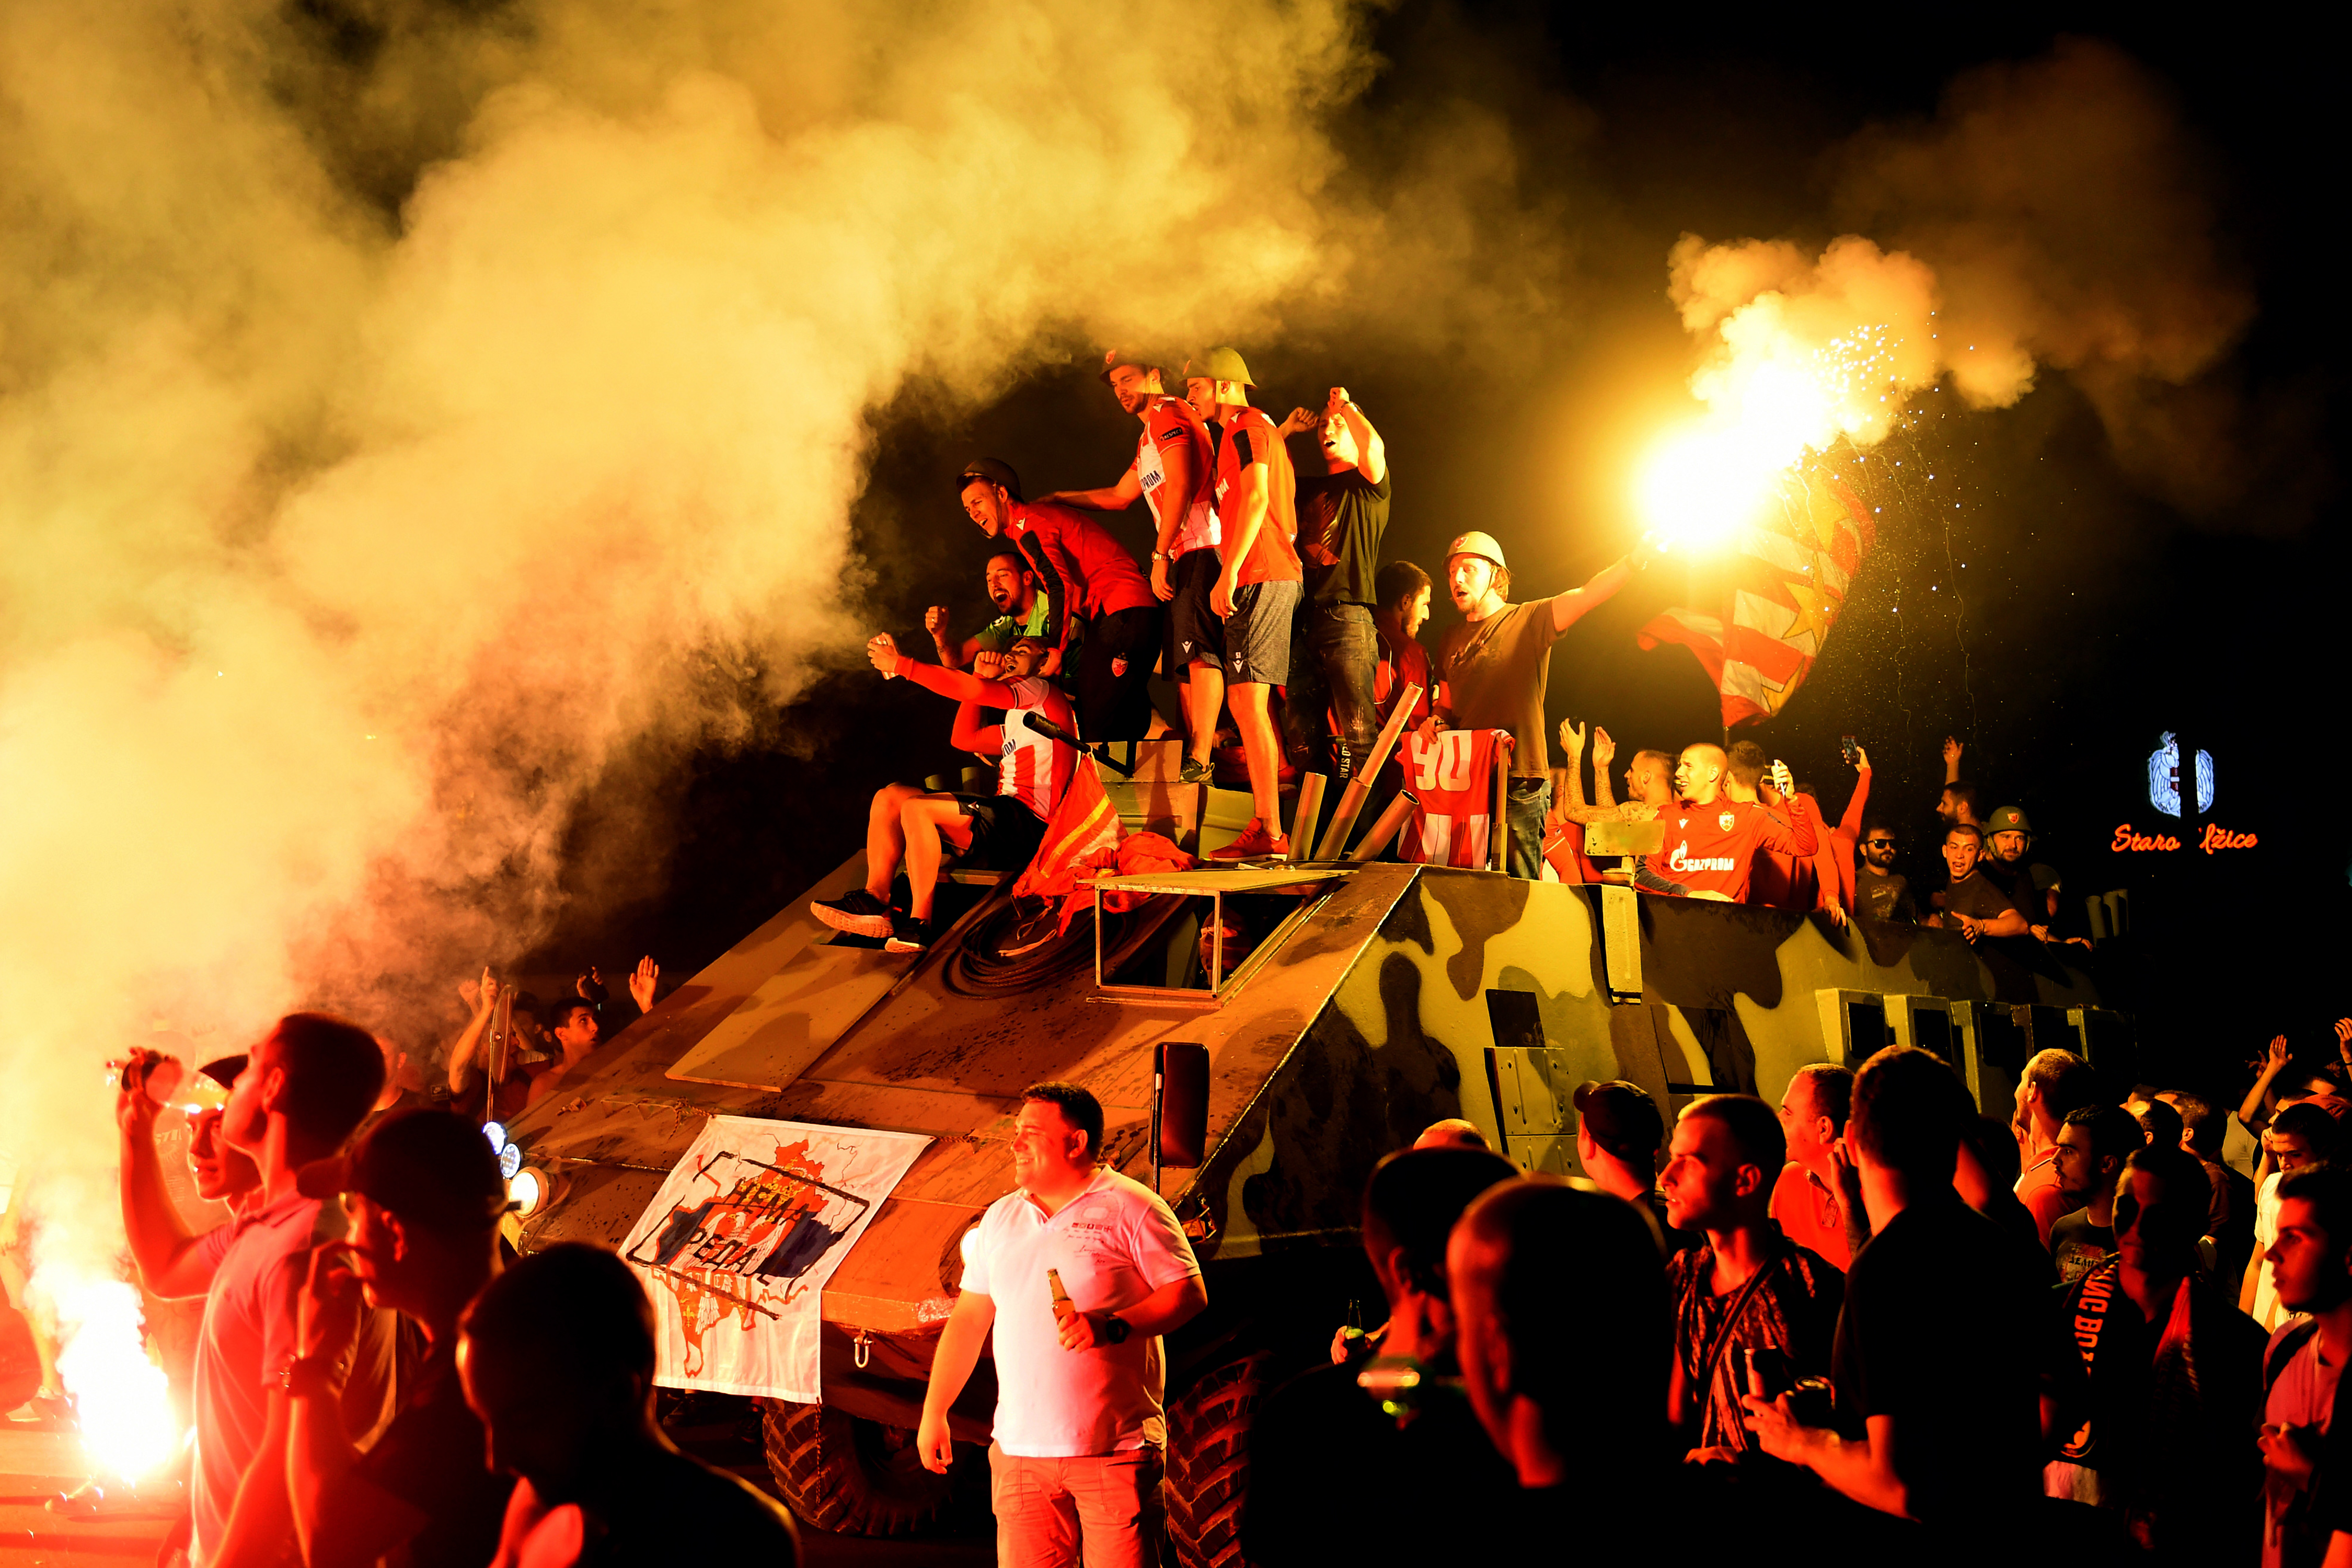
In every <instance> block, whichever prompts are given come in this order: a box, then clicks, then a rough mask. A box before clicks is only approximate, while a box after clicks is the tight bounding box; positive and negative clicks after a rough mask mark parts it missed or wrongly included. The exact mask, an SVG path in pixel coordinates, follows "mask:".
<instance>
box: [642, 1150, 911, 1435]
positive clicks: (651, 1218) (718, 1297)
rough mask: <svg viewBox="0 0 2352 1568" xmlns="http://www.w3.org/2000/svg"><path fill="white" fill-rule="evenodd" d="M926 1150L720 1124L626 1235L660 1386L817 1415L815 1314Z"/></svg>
mask: <svg viewBox="0 0 2352 1568" xmlns="http://www.w3.org/2000/svg"><path fill="white" fill-rule="evenodd" d="M929 1142H930V1139H929V1137H927V1136H924V1135H923V1134H921V1133H914V1132H874V1131H865V1130H863V1129H857V1128H845V1127H813V1126H810V1125H809V1124H807V1123H805V1122H800V1121H760V1120H758V1119H756V1118H753V1117H749V1116H714V1117H712V1118H711V1119H710V1120H709V1122H708V1123H706V1124H705V1125H704V1127H703V1129H702V1135H701V1136H700V1137H698V1138H697V1139H696V1140H695V1141H694V1147H693V1148H691V1149H688V1151H687V1152H686V1157H685V1158H684V1159H682V1160H680V1161H678V1163H677V1166H676V1167H675V1168H674V1169H673V1170H672V1171H671V1172H670V1173H669V1176H668V1178H667V1180H665V1181H664V1182H663V1183H662V1187H661V1191H660V1192H659V1193H658V1194H656V1195H655V1197H654V1201H653V1202H652V1203H651V1204H650V1205H647V1206H646V1212H645V1213H644V1214H643V1215H640V1216H639V1217H638V1219H637V1223H636V1224H635V1226H632V1227H631V1228H630V1231H629V1237H628V1240H627V1241H626V1242H625V1244H624V1245H623V1246H622V1247H621V1257H622V1258H623V1259H624V1260H625V1261H626V1262H627V1263H628V1265H629V1267H630V1268H634V1269H635V1270H636V1273H637V1277H638V1278H639V1279H642V1280H644V1281H645V1285H646V1294H648V1295H649V1296H651V1297H652V1298H653V1303H654V1323H655V1337H656V1346H657V1349H658V1356H657V1359H656V1363H655V1369H654V1380H655V1381H656V1383H659V1384H663V1385H664V1386H666V1387H669V1388H708V1389H712V1390H714V1391H716V1392H719V1393H721V1394H765V1395H768V1396H769V1397H771V1398H775V1399H789V1400H792V1401H793V1402H794V1403H796V1404H801V1405H814V1404H816V1403H817V1400H818V1392H817V1322H818V1319H817V1305H818V1299H819V1298H820V1296H821V1295H822V1294H823V1293H824V1282H825V1281H826V1280H827V1279H831V1278H832V1276H833V1271H834V1270H835V1268H838V1267H840V1264H841V1260H842V1259H843V1258H846V1257H847V1256H848V1255H849V1249H850V1248H851V1247H855V1246H856V1245H857V1238H858V1237H860V1236H863V1235H864V1234H865V1233H866V1222H867V1221H868V1220H870V1219H872V1218H873V1217H874V1211H875V1210H876V1209H877V1208H878V1207H880V1206H881V1203H882V1200H883V1199H884V1198H885V1197H887V1196H888V1195H889V1192H890V1189H891V1188H892V1187H894V1186H897V1185H898V1178H899V1177H901V1176H903V1175H905V1174H906V1173H907V1168H908V1166H910V1165H912V1164H913V1163H915V1156H916V1155H918V1154H919V1153H921V1152H923V1148H924V1146H925V1145H926V1144H928V1143H929Z"/></svg>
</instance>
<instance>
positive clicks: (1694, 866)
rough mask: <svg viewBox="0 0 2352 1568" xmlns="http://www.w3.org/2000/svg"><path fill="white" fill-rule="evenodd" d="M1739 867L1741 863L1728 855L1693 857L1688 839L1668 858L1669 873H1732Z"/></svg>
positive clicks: (1676, 847) (1678, 845)
mask: <svg viewBox="0 0 2352 1568" xmlns="http://www.w3.org/2000/svg"><path fill="white" fill-rule="evenodd" d="M1738 866H1739V862H1738V861H1737V860H1735V859H1733V858H1731V857H1730V856H1728V855H1693V854H1692V853H1691V852H1690V840H1689V839H1687V838H1685V839H1684V840H1683V841H1682V842H1681V843H1680V844H1677V845H1675V852H1674V853H1673V854H1671V855H1669V856H1667V857H1666V869H1667V870H1669V871H1731V870H1737V869H1738Z"/></svg>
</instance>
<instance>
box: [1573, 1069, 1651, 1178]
mask: <svg viewBox="0 0 2352 1568" xmlns="http://www.w3.org/2000/svg"><path fill="white" fill-rule="evenodd" d="M1576 1114H1577V1115H1578V1117H1579V1118H1580V1119H1581V1121H1582V1123H1583V1126H1584V1129H1585V1131H1589V1132H1591V1134H1592V1141H1593V1142H1595V1143H1598V1144H1600V1145H1601V1147H1602V1148H1603V1149H1606V1150H1607V1151H1609V1152H1610V1153H1612V1154H1614V1155H1615V1156H1616V1157H1617V1158H1618V1159H1620V1160H1622V1161H1624V1162H1625V1163H1627V1164H1629V1165H1643V1166H1646V1165H1648V1164H1649V1163H1651V1162H1652V1161H1654V1160H1655V1159H1656V1158H1657V1153H1658V1145H1659V1144H1661V1143H1663V1142H1665V1139H1666V1123H1665V1119H1664V1117H1662V1116H1660V1115H1659V1114H1658V1102H1657V1101H1656V1100H1652V1099H1651V1098H1650V1094H1649V1091H1648V1090H1647V1089H1643V1087H1642V1086H1641V1085H1639V1084H1635V1083H1627V1082H1626V1081H1625V1080H1624V1079H1614V1078H1612V1079H1608V1080H1607V1081H1605V1082H1600V1083H1581V1084H1579V1085H1577V1087H1576Z"/></svg>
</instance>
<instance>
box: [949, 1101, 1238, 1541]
mask: <svg viewBox="0 0 2352 1568" xmlns="http://www.w3.org/2000/svg"><path fill="white" fill-rule="evenodd" d="M1102 1136H1103V1111H1102V1102H1101V1101H1099V1100H1097V1099H1096V1098H1095V1097H1094V1096H1093V1095H1092V1094H1091V1093H1089V1092H1088V1091H1087V1090H1086V1089H1080V1088H1078V1087H1076V1085H1074V1084H1066V1083H1040V1084H1033V1085H1031V1086H1030V1087H1029V1088H1028V1089H1024V1090H1023V1091H1022V1094H1021V1109H1020V1111H1019V1112H1018V1114H1017V1115H1016V1116H1015V1117H1014V1118H1013V1180H1014V1181H1015V1182H1017V1183H1019V1186H1018V1187H1017V1188H1016V1189H1015V1190H1013V1192H1010V1193H1007V1194H1005V1195H1004V1196H1003V1197H1001V1198H999V1199H997V1200H996V1202H994V1203H993V1204H991V1205H989V1207H988V1210H987V1212H986V1213H984V1214H983V1215H981V1218H980V1224H979V1225H978V1226H975V1227H974V1228H973V1229H972V1231H971V1234H969V1235H968V1236H966V1237H964V1243H963V1282H962V1285H961V1289H960V1293H959V1294H958V1295H957V1297H956V1303H955V1308H954V1310H953V1311H952V1312H950V1314H949V1317H948V1321H947V1327H946V1328H945V1329H944V1330H943V1331H941V1333H940V1345H939V1350H938V1351H937V1352H935V1354H934V1356H933V1358H932V1362H931V1376H930V1382H929V1385H928V1386H927V1387H926V1389H925V1391H924V1394H923V1415H922V1424H921V1425H920V1426H919V1427H918V1428H917V1430H916V1435H915V1446H916V1449H917V1452H918V1453H919V1455H920V1457H921V1459H922V1462H923V1464H924V1466H925V1468H929V1469H930V1470H932V1471H935V1472H937V1473H939V1474H941V1475H944V1474H946V1473H947V1468H948V1465H949V1463H950V1460H951V1459H952V1458H953V1457H954V1443H953V1440H952V1439H951V1437H950V1434H949V1430H948V1409H949V1406H950V1405H953V1404H954V1403H955V1398H956V1395H957V1394H961V1393H962V1392H963V1385H964V1384H965V1382H966V1381H967V1380H969V1379H970V1378H971V1372H972V1368H973V1367H974V1366H975V1365H977V1364H978V1363H979V1361H980V1352H981V1351H982V1348H983V1347H985V1346H989V1345H990V1344H991V1343H992V1344H993V1349H994V1354H995V1357H996V1418H995V1424H994V1429H993V1432H992V1436H993V1439H994V1440H993V1441H992V1443H991V1444H990V1445H989V1450H988V1464H989V1478H990V1484H989V1501H990V1504H991V1506H992V1507H993V1508H994V1510H995V1511H996V1561H997V1562H998V1563H999V1564H1001V1565H1002V1568H1047V1565H1052V1568H1060V1565H1062V1564H1065V1563H1075V1562H1076V1561H1077V1560H1078V1557H1079V1553H1080V1551H1081V1550H1083V1552H1084V1553H1085V1559H1086V1562H1087V1568H1150V1564H1152V1563H1156V1562H1157V1561H1158V1536H1159V1533H1160V1475H1161V1463H1160V1453H1161V1450H1162V1448H1163V1447H1165V1445H1166V1443H1167V1420H1166V1417H1165V1415H1164V1413H1163V1412H1162V1409H1161V1405H1160V1401H1161V1398H1162V1396H1163V1394H1164V1393H1165V1391H1166V1384H1167V1374H1166V1362H1165V1359H1164V1357H1163V1354H1162V1352H1161V1348H1160V1336H1161V1335H1163V1334H1168V1333H1172V1332H1174V1331H1176V1330H1177V1329H1179V1328H1181V1327H1182V1326H1183V1325H1184V1324H1185V1323H1187V1322H1190V1321H1192V1318H1193V1316H1194V1315H1195V1314H1197V1313H1198V1312H1199V1311H1200V1310H1201V1309H1202V1307H1205V1306H1207V1305H1208V1301H1209V1298H1208V1293H1207V1292H1206V1291H1205V1290H1204V1289H1202V1284H1201V1266H1200V1264H1199V1262H1197V1261H1196V1260H1195V1259H1194V1258H1193V1257H1192V1244H1191V1243H1189V1242H1187V1241H1186V1240H1185V1239H1184V1232H1183V1230H1182V1229H1181V1227H1180V1226H1178V1225H1177V1223H1176V1216H1175V1215H1174V1214H1173V1213H1171V1211H1170V1209H1169V1207H1168V1205H1167V1204H1166V1203H1164V1202H1162V1201H1161V1199H1160V1195H1159V1194H1157V1193H1154V1192H1153V1191H1152V1190H1151V1189H1150V1188H1149V1187H1147V1186H1145V1185H1144V1184H1142V1183H1140V1182H1137V1181H1132V1180H1130V1179H1129V1178H1128V1177H1126V1176H1123V1175H1120V1174H1119V1173H1118V1172H1116V1171H1112V1170H1109V1169H1108V1168H1107V1167H1105V1166H1103V1165H1102V1164H1101V1163H1099V1162H1100V1161H1101V1158H1102Z"/></svg>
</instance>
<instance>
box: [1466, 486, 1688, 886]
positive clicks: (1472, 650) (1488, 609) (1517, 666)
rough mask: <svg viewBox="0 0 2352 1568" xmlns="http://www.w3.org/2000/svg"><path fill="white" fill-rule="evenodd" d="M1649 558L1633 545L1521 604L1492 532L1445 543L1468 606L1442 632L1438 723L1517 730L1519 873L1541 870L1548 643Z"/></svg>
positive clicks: (1513, 819)
mask: <svg viewBox="0 0 2352 1568" xmlns="http://www.w3.org/2000/svg"><path fill="white" fill-rule="evenodd" d="M1643 548H1644V549H1646V542H1644V546H1643ZM1643 559H1644V558H1643V550H1635V551H1633V552H1630V553H1628V554H1626V555H1625V556H1623V557H1622V558H1621V559H1620V560H1618V561H1617V562H1616V563H1613V564H1612V565H1609V566H1606V567H1603V568H1602V569H1601V571H1600V572H1599V573H1597V574H1594V576H1593V578H1592V580H1591V582H1589V583H1587V584H1584V586H1583V587H1581V588H1571V589H1570V590H1569V591H1568V592H1567V593H1565V594H1556V595H1552V596H1551V597H1550V598H1549V599H1530V600H1528V602H1527V603H1525V604H1518V605H1515V604H1513V603H1511V601H1510V593H1511V571H1510V567H1509V566H1508V565H1507V563H1505V562H1504V560H1503V547H1502V545H1500V544H1499V543H1497V542H1496V541H1495V537H1494V535H1492V534H1489V533H1480V532H1477V531H1471V532H1469V533H1465V534H1464V535H1462V537H1461V538H1459V539H1456V540H1455V541H1454V542H1453V543H1452V544H1449V545H1447V546H1446V547H1445V583H1446V587H1447V588H1448V590H1449V591H1450V592H1451V593H1452V594H1453V595H1454V608H1455V609H1457V610H1459V611H1461V612H1462V624H1461V625H1460V626H1451V627H1448V628H1447V630H1446V633H1445V635H1444V637H1441V638H1439V639H1438V644H1437V660H1436V663H1437V676H1438V679H1441V680H1443V681H1444V682H1445V684H1446V696H1447V701H1448V704H1449V705H1448V706H1447V707H1444V708H1441V709H1439V710H1438V712H1437V723H1438V724H1439V725H1440V726H1441V727H1443V728H1444V729H1448V730H1507V731H1510V732H1511V742H1512V746H1511V788H1510V800H1509V811H1508V816H1509V826H1510V834H1511V860H1510V870H1511V875H1512V876H1514V877H1524V878H1526V879H1528V880H1529V881H1535V880H1538V879H1540V878H1541V877H1542V876H1543V832H1544V816H1545V814H1546V813H1548V812H1549V810H1550V809H1551V758H1550V755H1549V752H1546V750H1545V748H1544V689H1545V688H1546V687H1547V686H1548V685H1549V683H1550V680H1551V645H1552V644H1553V643H1554V642H1556V641H1558V640H1559V636H1560V634H1561V633H1562V632H1565V631H1566V630H1568V628H1569V627H1570V626H1574V625H1575V624H1576V623H1577V621H1578V619H1579V618H1580V617H1581V616H1583V615H1584V614H1585V613H1586V612H1587V611H1589V610H1591V608H1592V607H1593V606H1595V605H1600V604H1602V603H1604V602H1605V601H1607V600H1608V598H1609V597H1610V595H1612V594H1614V593H1616V592H1617V590H1618V589H1620V588H1622V587H1623V586H1624V585H1625V582H1626V579H1627V578H1629V577H1631V576H1632V575H1633V572H1634V569H1635V568H1636V567H1638V566H1640V565H1642V564H1643Z"/></svg>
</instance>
